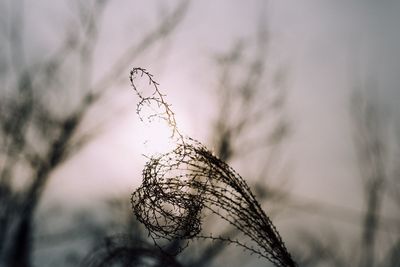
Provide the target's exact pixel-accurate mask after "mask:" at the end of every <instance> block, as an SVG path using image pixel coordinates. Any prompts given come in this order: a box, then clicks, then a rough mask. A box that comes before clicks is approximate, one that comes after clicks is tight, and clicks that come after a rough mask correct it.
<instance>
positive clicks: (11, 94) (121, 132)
mask: <svg viewBox="0 0 400 267" xmlns="http://www.w3.org/2000/svg"><path fill="white" fill-rule="evenodd" d="M399 12H400V2H398V1H389V0H384V1H379V2H377V1H369V0H364V1H362V0H351V1H346V2H345V3H344V2H340V1H320V0H312V1H296V2H292V1H263V0H251V1H227V0H223V1H210V0H205V1H173V0H168V1H161V0H151V1H136V0H134V1H127V0H114V1H110V0H109V1H107V0H90V1H79V0H73V1H50V0H42V1H29V0H8V1H7V0H1V1H0V13H1V14H0V40H1V41H0V63H1V64H0V84H1V86H0V266H6V267H8V266H16V267H30V266H166V263H165V262H163V257H162V255H160V253H159V250H158V248H156V247H154V245H153V244H152V242H151V241H150V240H149V238H148V236H147V232H146V230H145V229H143V227H142V226H141V225H140V224H139V223H138V222H137V221H136V218H135V217H134V215H133V213H132V211H131V207H130V195H131V193H132V192H133V191H134V190H135V189H136V188H137V187H138V186H139V185H140V183H141V171H142V168H143V166H144V163H145V162H146V160H147V159H146V157H145V156H144V155H151V153H153V152H154V151H155V152H159V151H160V150H163V149H167V148H168V146H165V144H166V143H165V140H166V139H168V135H169V134H170V133H169V131H168V129H166V128H165V127H163V126H162V125H147V124H145V123H142V122H141V121H140V120H139V118H138V116H137V114H136V104H137V101H138V99H137V97H136V95H135V93H134V91H133V90H132V88H131V87H130V82H129V72H130V70H131V69H132V67H143V68H146V69H147V70H148V71H149V72H150V73H151V74H153V75H154V79H155V80H156V81H157V82H158V83H159V84H160V90H161V91H162V92H163V93H164V94H165V95H166V100H167V102H168V103H170V104H171V105H172V109H173V110H174V112H175V114H176V119H177V123H178V127H179V129H180V130H181V131H182V132H184V133H185V134H187V135H189V136H191V137H193V138H195V139H197V140H199V141H201V142H202V143H203V144H206V145H207V147H209V148H210V149H211V150H212V151H213V152H214V153H215V154H216V155H218V156H219V157H220V158H221V159H223V160H225V161H226V162H228V163H229V164H230V165H231V166H232V167H233V168H234V169H235V170H237V171H238V173H240V174H241V176H242V177H244V179H245V180H246V181H247V182H248V184H249V185H250V187H251V189H252V190H253V192H254V193H255V195H256V197H257V198H258V199H259V201H260V203H261V204H262V207H263V208H264V210H265V211H266V213H267V214H268V215H269V216H270V218H271V219H272V221H273V222H274V224H275V225H276V227H277V229H278V230H279V232H280V233H281V235H282V237H283V239H284V241H285V243H286V246H287V247H288V250H289V251H290V252H291V254H292V255H293V257H294V258H295V260H296V261H297V262H298V263H299V266H360V267H361V266H371V267H372V266H387V267H389V266H400V212H399V208H400V164H399V163H400V162H399V161H400V157H399V155H400V154H399V153H400V150H399V145H400V124H399V122H400V121H399V119H398V118H399V115H400V109H399V103H400V90H399V89H398V86H399V85H400V76H399V75H398V70H399V69H400V53H399V52H398V47H400V33H399V31H398V26H399V25H400V17H399V16H398V14H399ZM212 223H213V222H212V221H211V222H208V225H211V224H212ZM206 226H207V224H206ZM216 228H217V229H213V231H214V232H215V234H216V235H218V234H224V235H225V234H229V235H232V236H235V235H237V233H236V232H235V231H234V230H232V229H231V228H223V229H220V228H218V227H216ZM121 259H123V260H121ZM175 260H176V262H174V263H169V264H171V265H173V266H198V267H200V266H272V265H271V264H270V263H269V262H267V261H266V260H265V259H259V258H258V257H257V256H254V255H251V254H250V253H249V252H247V251H243V250H242V249H240V248H237V247H235V246H229V245H227V244H225V243H220V242H203V241H198V242H194V243H193V244H190V246H189V247H188V248H187V249H186V251H185V253H184V254H182V255H179V256H178V257H176V259H175ZM102 264H103V265H102Z"/></svg>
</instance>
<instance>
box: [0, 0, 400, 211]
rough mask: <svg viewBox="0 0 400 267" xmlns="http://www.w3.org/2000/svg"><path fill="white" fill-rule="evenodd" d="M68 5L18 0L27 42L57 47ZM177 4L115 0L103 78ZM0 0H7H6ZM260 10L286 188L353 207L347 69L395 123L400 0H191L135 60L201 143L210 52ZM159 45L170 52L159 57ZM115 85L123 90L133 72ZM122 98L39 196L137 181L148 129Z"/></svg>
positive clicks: (241, 31)
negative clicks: (284, 93)
mask: <svg viewBox="0 0 400 267" xmlns="http://www.w3.org/2000/svg"><path fill="white" fill-rule="evenodd" d="M66 2H67V1H44V0H43V1H32V0H26V1H25V3H26V7H25V12H26V14H27V15H26V18H25V22H26V24H27V25H26V27H25V32H26V34H27V36H28V37H29V38H28V39H29V40H26V48H27V50H29V51H51V50H52V49H53V48H54V47H55V46H56V45H57V44H58V43H59V41H60V37H61V36H62V33H63V30H65V23H68V22H70V18H71V16H73V11H72V10H73V9H71V6H72V5H71V4H66ZM175 3H176V1H136V0H135V1H123V0H116V1H111V3H110V5H109V7H108V9H107V10H106V12H105V13H104V20H103V22H102V28H101V31H100V35H99V36H100V37H99V46H98V49H97V50H96V52H95V55H96V69H95V73H94V77H95V78H96V77H97V76H99V75H101V73H103V72H104V71H105V70H106V69H107V67H108V63H109V62H110V61H112V60H113V59H114V58H115V57H117V56H118V55H119V54H120V52H121V51H123V49H124V47H126V46H127V45H128V44H129V43H130V41H131V40H136V39H137V37H138V36H140V35H141V34H142V33H143V32H146V31H147V30H149V29H151V28H152V26H153V25H154V24H155V23H156V22H157V19H158V17H159V16H160V15H162V14H163V12H164V11H163V10H164V8H167V9H168V8H171V6H173V5H175ZM1 6H2V7H3V8H4V7H5V6H7V4H6V3H5V1H2V2H1ZM263 12H265V14H266V15H267V16H266V20H265V23H268V25H269V26H268V29H269V31H270V38H271V41H270V52H269V53H270V55H271V60H273V62H276V63H277V64H284V65H285V66H288V70H289V86H288V89H289V94H288V110H289V112H288V115H289V117H290V119H291V121H292V128H293V133H292V136H291V138H290V140H289V146H288V151H287V152H286V153H287V154H288V155H289V158H290V162H291V165H293V166H294V168H293V172H292V177H291V180H292V183H291V184H292V187H291V188H292V189H293V191H294V192H296V193H298V194H300V195H304V196H307V197H310V198H316V199H322V200H323V201H326V202H329V203H333V204H337V205H343V206H347V207H351V208H355V209H359V208H360V203H361V199H360V198H359V197H357V196H358V195H359V193H360V190H361V189H360V188H359V185H360V184H359V177H358V176H357V175H358V172H357V169H356V164H355V157H354V150H353V143H352V139H351V138H352V132H351V125H350V121H349V97H350V95H351V87H352V86H353V84H352V83H353V82H354V77H357V76H358V77H359V79H361V80H363V79H364V80H365V79H366V78H368V79H369V78H371V79H375V80H376V81H377V84H378V88H370V91H374V92H373V94H372V95H376V96H379V101H380V103H381V105H382V106H383V107H384V109H386V110H387V111H388V114H391V115H390V116H389V117H390V118H392V120H393V121H394V122H395V123H398V122H396V121H395V119H396V117H398V115H400V108H399V106H400V105H399V103H400V90H399V88H398V86H399V85H400V75H398V71H399V70H400V53H399V47H400V31H399V30H398V28H399V26H400V16H399V14H400V1H395V0H393V1H389V0H384V1H372V0H364V1H362V0H348V1H333V0H331V1H328V0H307V1H304V0H300V1H289V0H275V1H268V2H267V1H263V0H248V1H239V0H235V1H228V0H220V1H215V0H201V1H193V2H192V3H191V6H190V7H189V10H188V13H187V15H186V17H185V19H184V20H183V21H182V23H181V24H180V25H179V26H178V28H177V30H176V32H175V34H174V35H173V36H172V38H170V39H168V40H167V45H166V46H165V47H161V48H159V49H158V50H157V49H156V50H152V53H153V54H147V55H146V57H145V59H139V60H138V62H132V66H138V65H140V66H142V67H145V68H147V69H148V70H150V71H151V72H152V73H153V74H154V75H155V77H156V80H157V81H158V82H159V83H160V84H161V88H162V90H163V92H164V93H165V94H167V96H168V98H169V99H170V100H171V103H172V104H173V106H174V108H175V112H176V114H177V119H178V122H181V124H182V128H184V131H186V132H187V133H188V134H190V135H192V136H193V137H195V138H196V139H199V140H201V141H203V142H205V143H206V142H207V141H209V140H208V138H209V136H208V135H209V134H210V132H209V128H207V127H208V123H209V122H210V120H211V118H212V116H213V111H215V107H213V103H214V102H213V100H212V97H213V92H212V90H211V89H210V88H212V85H213V84H214V83H215V80H216V75H215V74H214V73H212V70H214V66H213V61H212V56H213V55H215V54H216V53H222V52H227V51H229V49H230V48H231V47H232V43H233V42H234V41H236V40H237V39H246V38H248V37H251V36H254V33H255V32H256V30H257V23H258V22H259V17H260V15H261V14H262V13H263ZM163 49H165V50H163ZM157 51H158V52H157ZM164 51H166V52H167V53H168V54H167V56H162V57H160V54H161V53H162V52H164ZM42 53H44V52H42ZM27 54H29V53H27ZM31 54H32V57H40V56H41V54H40V53H39V54H38V53H31ZM127 76H128V72H127V74H126V77H127ZM121 86H123V87H125V88H126V90H129V81H128V79H126V83H125V84H124V85H121ZM130 97H132V99H129V98H130ZM120 98H121V99H125V100H121V101H122V102H124V101H127V102H125V103H128V102H129V101H131V102H129V103H132V110H131V112H128V113H127V114H126V115H118V119H115V121H113V122H112V123H111V124H107V125H108V126H109V127H108V128H107V129H106V130H105V133H104V134H102V135H101V137H100V138H99V139H98V140H97V141H95V142H94V143H93V144H91V145H90V146H89V147H88V148H87V149H85V150H84V151H83V153H82V155H81V157H80V158H78V159H74V161H73V162H71V163H70V164H67V165H66V166H64V167H63V168H62V169H60V170H59V174H57V175H56V177H55V178H56V179H54V181H52V182H51V183H50V185H49V188H48V193H47V194H46V198H45V200H46V199H47V200H54V199H57V198H58V197H60V195H63V194H65V197H69V196H70V195H69V194H70V192H74V195H75V197H76V198H77V199H85V197H87V196H88V192H90V194H91V193H93V194H94V195H95V193H94V192H97V191H98V189H99V188H101V189H100V191H102V190H104V191H107V192H110V193H111V194H114V195H118V194H119V193H122V192H124V191H125V189H126V188H129V190H128V191H131V190H133V189H134V188H135V186H137V185H138V184H139V183H140V171H141V170H140V164H143V162H144V159H143V157H142V156H141V154H142V153H144V152H142V151H139V150H140V149H141V148H140V146H138V145H137V144H135V143H134V142H135V140H136V139H137V137H135V135H136V134H138V133H141V134H143V132H140V131H144V133H146V130H139V129H138V127H139V126H138V120H137V118H136V117H135V110H134V102H135V99H134V95H133V94H131V93H123V96H122V97H120ZM127 98H128V99H129V100H126V99H127ZM200 111H201V112H200ZM110 125H111V126H110ZM93 165H95V166H93ZM96 166H103V167H104V168H101V169H100V168H98V167H96ZM132 173H134V175H132ZM132 176H135V177H132ZM66 177H67V178H68V179H65V178H66ZM94 181H96V182H95V183H96V186H93V183H94ZM60 185H61V187H62V188H63V189H62V190H60V189H59V188H60ZM60 192H62V193H60ZM124 193H125V192H124ZM90 194H89V195H90ZM355 196H356V197H355Z"/></svg>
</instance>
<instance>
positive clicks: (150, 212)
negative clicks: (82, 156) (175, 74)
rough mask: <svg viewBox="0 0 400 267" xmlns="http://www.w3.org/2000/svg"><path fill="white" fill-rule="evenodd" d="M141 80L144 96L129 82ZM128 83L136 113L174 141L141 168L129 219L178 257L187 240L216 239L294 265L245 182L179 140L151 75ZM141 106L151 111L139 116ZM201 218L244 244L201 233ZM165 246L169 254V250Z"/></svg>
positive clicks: (136, 72)
mask: <svg viewBox="0 0 400 267" xmlns="http://www.w3.org/2000/svg"><path fill="white" fill-rule="evenodd" d="M143 76H144V77H145V78H147V79H148V81H149V85H151V86H152V88H153V92H150V94H148V95H149V96H148V97H147V96H144V94H143V92H141V91H139V90H138V88H137V86H136V85H135V83H134V81H135V79H137V78H138V77H143ZM130 80H131V83H132V86H133V89H134V90H135V92H136V93H137V95H138V97H139V99H140V100H139V103H138V105H137V112H138V115H139V116H140V117H141V119H149V120H150V121H151V120H152V119H153V118H159V119H162V120H165V121H166V122H167V124H168V125H169V126H170V128H171V131H172V137H171V138H173V139H174V141H175V142H176V148H175V149H174V150H173V151H171V152H168V153H165V154H161V155H157V156H152V157H150V159H149V161H148V162H147V163H146V165H145V167H144V170H143V182H142V185H141V186H140V187H139V188H138V189H137V190H136V191H135V192H134V193H133V194H132V198H131V202H132V208H133V211H134V213H135V215H136V216H137V218H138V220H139V221H140V222H142V223H143V224H144V225H145V226H146V228H147V229H148V230H149V233H150V236H151V237H152V239H153V240H154V243H155V244H156V245H157V246H159V247H160V248H162V249H164V251H166V250H167V249H165V248H166V247H167V246H165V245H163V242H164V241H174V242H175V244H178V248H177V250H176V252H178V253H179V252H181V251H182V250H183V249H184V248H185V247H186V246H187V245H188V242H189V241H190V240H192V239H212V240H222V241H226V242H229V243H233V244H236V245H239V246H241V247H244V248H245V249H248V250H250V251H251V252H252V253H255V254H258V255H259V256H261V257H264V258H266V259H268V260H270V261H271V262H272V263H274V264H275V265H276V266H297V265H296V263H295V262H294V261H293V259H292V258H291V256H290V254H289V252H288V251H287V249H286V247H285V245H284V243H283V241H282V239H281V237H280V235H279V233H278V231H277V230H276V228H275V226H274V225H273V224H272V222H271V220H270V219H269V217H268V216H267V215H266V214H265V213H264V211H263V210H262V208H261V206H260V204H259V203H258V201H257V200H256V198H255V197H254V195H253V193H252V192H251V190H250V188H249V186H248V185H247V183H246V182H245V180H244V179H243V178H242V177H241V176H240V175H239V174H237V173H236V172H235V171H234V170H233V169H232V168H231V167H230V166H229V165H228V164H226V163H225V162H224V161H222V160H220V159H219V158H217V157H216V156H215V155H213V154H212V153H211V152H210V151H209V150H208V149H207V148H206V147H205V146H203V145H202V144H201V143H200V142H198V141H195V140H193V139H191V138H189V137H183V135H182V134H181V133H180V131H179V130H178V127H177V124H176V120H175V117H174V113H173V112H172V110H171V108H170V105H169V104H168V103H167V102H166V101H165V100H164V95H162V94H161V92H160V91H159V89H158V83H157V82H156V81H155V80H154V79H153V76H152V75H151V74H150V73H149V72H147V71H146V70H145V69H142V68H134V69H133V70H132V71H131V73H130ZM144 107H145V108H150V110H153V111H154V113H151V114H147V117H145V118H144V117H143V114H142V110H143V108H144ZM205 214H215V215H217V216H219V217H220V218H222V219H223V220H224V221H226V222H227V223H229V224H231V225H233V226H234V227H236V228H237V229H238V230H239V231H240V232H242V233H243V234H244V235H245V236H247V237H248V238H250V241H249V242H245V241H242V240H238V239H232V238H230V237H226V236H214V235H212V233H203V232H204V231H203V229H202V222H203V218H204V216H205ZM177 241H178V242H177ZM168 248H169V249H168V250H169V251H167V252H168V253H171V251H170V248H171V246H169V247H168Z"/></svg>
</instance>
